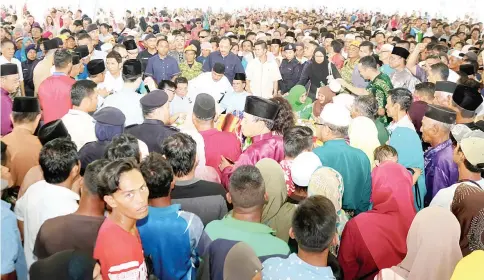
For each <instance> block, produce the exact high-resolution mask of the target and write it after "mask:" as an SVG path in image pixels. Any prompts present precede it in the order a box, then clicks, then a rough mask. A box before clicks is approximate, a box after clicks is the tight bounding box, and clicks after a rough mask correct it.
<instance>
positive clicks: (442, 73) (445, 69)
mask: <svg viewBox="0 0 484 280" xmlns="http://www.w3.org/2000/svg"><path fill="white" fill-rule="evenodd" d="M439 59H440V57H439ZM430 71H431V72H432V73H435V74H438V75H439V77H440V78H441V79H442V80H444V81H447V79H448V78H449V72H450V71H449V66H447V65H445V64H444V63H443V62H438V63H435V64H434V65H432V66H430Z"/></svg>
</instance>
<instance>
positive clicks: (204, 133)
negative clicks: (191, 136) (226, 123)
mask: <svg viewBox="0 0 484 280" xmlns="http://www.w3.org/2000/svg"><path fill="white" fill-rule="evenodd" d="M218 132H219V131H218V129H216V128H211V129H208V130H204V131H199V133H200V134H201V135H202V136H212V135H214V134H216V133H218Z"/></svg>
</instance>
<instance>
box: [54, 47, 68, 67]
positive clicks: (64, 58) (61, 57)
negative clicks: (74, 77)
mask: <svg viewBox="0 0 484 280" xmlns="http://www.w3.org/2000/svg"><path fill="white" fill-rule="evenodd" d="M69 63H72V53H71V52H69V51H68V50H64V49H59V50H56V51H55V53H54V66H55V67H56V68H57V67H59V68H62V69H63V68H66V67H67V65H69Z"/></svg>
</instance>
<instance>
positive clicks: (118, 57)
mask: <svg viewBox="0 0 484 280" xmlns="http://www.w3.org/2000/svg"><path fill="white" fill-rule="evenodd" d="M108 58H114V59H115V60H116V62H117V63H121V62H123V58H122V57H121V55H120V54H119V53H118V52H117V51H110V52H109V53H108V55H107V56H106V60H107V59H108Z"/></svg>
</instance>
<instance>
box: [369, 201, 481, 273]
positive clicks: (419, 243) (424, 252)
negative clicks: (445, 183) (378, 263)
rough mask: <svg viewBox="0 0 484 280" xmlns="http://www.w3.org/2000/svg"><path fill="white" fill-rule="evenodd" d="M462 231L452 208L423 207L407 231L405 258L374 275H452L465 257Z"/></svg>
mask: <svg viewBox="0 0 484 280" xmlns="http://www.w3.org/2000/svg"><path fill="white" fill-rule="evenodd" d="M459 232H460V230H459V223H458V222H457V219H456V218H455V217H454V215H452V213H450V211H449V210H446V209H443V208H441V207H428V208H425V209H423V210H422V211H420V212H418V214H417V216H416V217H415V219H414V220H413V222H412V225H411V227H410V230H409V231H408V236H407V255H406V256H405V258H404V259H403V261H402V262H401V263H399V264H398V265H396V266H392V267H391V268H386V269H383V270H382V271H380V273H379V275H378V276H377V277H375V279H382V280H407V279H408V280H412V279H415V280H418V279H425V280H443V279H450V277H451V275H452V272H453V271H454V268H455V266H456V265H457V263H458V262H459V260H460V259H462V253H461V251H460V248H459ZM481 276H482V274H481ZM465 279H466V280H468V279H470V278H465Z"/></svg>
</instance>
